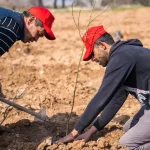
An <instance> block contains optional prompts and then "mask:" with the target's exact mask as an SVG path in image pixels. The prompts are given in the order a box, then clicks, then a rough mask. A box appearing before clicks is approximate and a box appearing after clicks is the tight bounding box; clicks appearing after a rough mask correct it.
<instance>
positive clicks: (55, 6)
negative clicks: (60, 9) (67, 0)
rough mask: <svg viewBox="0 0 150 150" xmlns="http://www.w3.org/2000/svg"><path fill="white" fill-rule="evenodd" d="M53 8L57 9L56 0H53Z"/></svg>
mask: <svg viewBox="0 0 150 150" xmlns="http://www.w3.org/2000/svg"><path fill="white" fill-rule="evenodd" d="M54 8H55V9H57V0H54Z"/></svg>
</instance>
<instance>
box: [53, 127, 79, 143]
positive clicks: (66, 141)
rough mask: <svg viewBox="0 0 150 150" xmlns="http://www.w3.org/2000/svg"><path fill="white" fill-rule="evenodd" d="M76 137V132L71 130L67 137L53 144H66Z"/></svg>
mask: <svg viewBox="0 0 150 150" xmlns="http://www.w3.org/2000/svg"><path fill="white" fill-rule="evenodd" d="M77 136H78V131H77V130H75V129H73V130H72V131H71V132H70V133H69V134H68V135H66V136H65V137H63V138H61V139H60V140H58V141H56V142H55V143H68V142H72V141H73V140H74V139H75V138H76V137H77Z"/></svg>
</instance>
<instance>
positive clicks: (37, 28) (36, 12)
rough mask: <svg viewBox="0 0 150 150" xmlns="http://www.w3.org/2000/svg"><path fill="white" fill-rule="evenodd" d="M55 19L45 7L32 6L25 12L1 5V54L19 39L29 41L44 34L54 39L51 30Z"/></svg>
mask: <svg viewBox="0 0 150 150" xmlns="http://www.w3.org/2000/svg"><path fill="white" fill-rule="evenodd" d="M54 20H55V18H54V16H53V15H52V13H51V12H50V11H49V10H48V9H46V8H43V7H32V8H30V9H29V10H28V11H24V12H23V13H19V12H15V11H12V10H9V9H5V8H2V7H0V56H2V55H3V54H4V53H5V52H8V51H9V48H10V47H11V46H12V45H13V44H14V43H15V42H16V41H18V40H21V41H22V42H23V43H27V42H33V41H37V40H38V39H39V38H40V37H43V36H45V37H46V38H47V39H49V40H54V39H55V35H54V34H53V32H52V30H51V27H52V24H53V22H54Z"/></svg>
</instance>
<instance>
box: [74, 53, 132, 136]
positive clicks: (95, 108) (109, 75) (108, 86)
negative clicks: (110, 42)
mask: <svg viewBox="0 0 150 150" xmlns="http://www.w3.org/2000/svg"><path fill="white" fill-rule="evenodd" d="M134 66H135V60H134V58H133V57H132V56H131V55H129V54H126V53H124V52H117V53H116V54H114V55H113V56H111V59H110V60H109V63H108V65H107V68H106V73H105V76H104V78H103V82H102V84H101V86H100V89H99V90H98V92H97V94H96V95H95V96H94V98H93V99H92V100H91V101H90V103H89V104H88V106H87V108H86V109H85V111H84V113H83V114H82V116H81V117H80V119H79V121H78V122H77V123H76V125H75V129H76V130H77V131H78V132H79V133H81V132H82V131H83V130H84V129H85V128H86V127H87V126H89V125H90V124H91V123H92V122H93V120H94V119H95V118H96V117H97V115H98V114H99V113H100V112H101V111H102V110H103V109H104V108H105V107H106V106H107V104H108V103H109V102H110V101H111V100H112V98H113V97H114V95H115V94H116V93H117V91H118V90H119V89H120V88H121V87H122V86H123V83H124V81H125V80H126V79H127V78H128V76H129V75H130V73H131V72H132V70H133V68H134ZM117 100H119V99H117ZM114 108H115V110H114V112H115V111H116V112H117V111H118V108H117V107H114ZM114 108H113V109H114ZM105 110H107V112H106V111H105V114H107V113H109V111H110V112H111V111H112V110H109V109H105ZM99 124H100V122H99V121H98V123H96V127H97V128H98V129H99Z"/></svg>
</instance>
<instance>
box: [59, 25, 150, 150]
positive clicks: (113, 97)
mask: <svg viewBox="0 0 150 150" xmlns="http://www.w3.org/2000/svg"><path fill="white" fill-rule="evenodd" d="M82 41H83V42H84V44H85V47H86V52H85V54H84V57H83V60H84V61H88V60H90V59H91V60H92V61H94V62H96V63H98V64H99V65H102V66H103V67H105V66H107V67H106V72H105V75H104V78H103V81H102V84H101V86H100V89H99V90H98V92H97V93H96V95H95V96H94V97H93V99H92V100H91V101H90V103H89V104H88V106H87V108H86V109H85V111H84V113H83V114H82V116H81V117H80V119H79V120H78V122H77V123H76V125H75V127H74V129H73V130H72V131H71V132H70V133H69V134H68V135H67V136H65V137H64V138H62V139H60V140H59V141H57V142H63V143H66V142H70V141H73V140H81V139H83V140H84V141H85V142H87V141H89V140H90V138H91V136H92V135H93V134H95V132H97V131H100V130H102V129H103V128H104V127H105V126H106V125H107V124H108V123H109V122H110V121H111V120H112V118H113V117H114V116H115V114H116V113H117V112H118V110H119V109H120V108H121V106H122V105H123V103H124V102H125V100H126V99H127V96H128V94H132V95H133V96H134V97H135V98H136V99H137V100H139V102H140V103H141V109H140V110H139V111H138V113H137V114H135V115H134V117H132V118H130V119H129V120H128V121H127V122H126V124H125V125H124V131H125V132H126V133H125V134H124V135H123V136H122V137H121V139H120V141H119V142H120V144H122V145H125V146H127V147H128V148H129V149H131V150H141V149H142V150H150V82H149V81H150V65H149V62H150V50H149V49H147V48H144V47H143V45H142V43H141V42H140V41H139V40H138V39H130V40H127V41H120V40H119V41H117V42H114V40H113V38H112V36H111V35H110V34H109V33H107V32H106V31H105V29H104V28H103V26H96V27H92V28H89V29H88V31H87V32H86V33H85V34H84V36H83V38H82ZM133 107H134V106H133ZM100 112H102V113H101V115H100V116H99V117H97V116H98V115H99V113H100ZM96 118H97V119H96ZM95 119H96V120H95ZM94 120H95V122H94V124H93V126H92V127H91V128H89V130H87V131H86V132H84V130H85V128H87V127H88V126H89V125H90V124H91V123H92V122H93V121H94Z"/></svg>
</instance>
